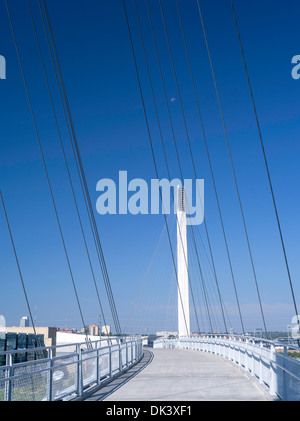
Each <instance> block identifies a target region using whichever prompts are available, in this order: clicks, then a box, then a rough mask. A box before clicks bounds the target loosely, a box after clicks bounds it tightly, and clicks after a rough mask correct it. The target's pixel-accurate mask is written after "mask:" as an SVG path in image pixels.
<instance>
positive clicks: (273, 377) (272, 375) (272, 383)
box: [269, 344, 276, 396]
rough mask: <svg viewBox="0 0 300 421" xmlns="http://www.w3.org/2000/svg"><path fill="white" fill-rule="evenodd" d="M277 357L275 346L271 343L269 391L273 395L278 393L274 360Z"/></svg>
mask: <svg viewBox="0 0 300 421" xmlns="http://www.w3.org/2000/svg"><path fill="white" fill-rule="evenodd" d="M274 359H275V346H274V345H273V344H271V350H270V389H269V393H270V395H271V396H275V395H276V374H275V367H274V364H273V361H274Z"/></svg>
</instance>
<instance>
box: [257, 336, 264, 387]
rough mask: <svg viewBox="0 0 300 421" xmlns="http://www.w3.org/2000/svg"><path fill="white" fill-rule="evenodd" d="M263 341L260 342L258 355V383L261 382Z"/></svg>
mask: <svg viewBox="0 0 300 421" xmlns="http://www.w3.org/2000/svg"><path fill="white" fill-rule="evenodd" d="M262 354H263V342H262V341H261V342H260V355H259V380H258V382H259V383H260V384H263V383H264V381H263V355H262Z"/></svg>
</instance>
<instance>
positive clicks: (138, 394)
mask: <svg viewBox="0 0 300 421" xmlns="http://www.w3.org/2000/svg"><path fill="white" fill-rule="evenodd" d="M149 352H151V353H153V357H154V358H153V360H152V361H151V362H150V364H148V365H147V367H146V368H144V369H143V370H141V368H142V366H143V361H142V362H141V363H140V364H139V367H138V368H132V369H131V370H129V371H128V373H126V374H125V375H123V376H120V378H119V379H117V380H116V381H115V383H114V382H113V383H112V384H111V385H110V386H108V388H107V390H103V389H100V390H99V391H98V392H97V393H95V394H94V395H92V396H90V397H89V398H88V400H105V401H203V400H205V401H207V400H214V401H217V400H219V401H225V400H234V401H235V400H243V401H257V400H258V401H263V400H268V398H267V396H266V395H265V394H264V392H263V391H262V390H261V389H260V388H259V386H258V385H257V384H255V383H254V382H253V381H251V379H250V377H249V376H248V375H246V374H245V373H244V372H243V371H242V370H241V369H240V368H239V367H237V366H235V365H234V364H232V363H231V362H229V361H226V360H225V359H223V358H221V357H218V356H215V355H211V354H207V353H204V352H199V351H187V350H180V349H153V350H152V349H151V351H148V350H145V357H144V360H147V361H146V362H149V358H150V355H149Z"/></svg>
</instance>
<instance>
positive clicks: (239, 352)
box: [238, 338, 242, 366]
mask: <svg viewBox="0 0 300 421" xmlns="http://www.w3.org/2000/svg"><path fill="white" fill-rule="evenodd" d="M238 348H239V349H238V365H239V366H241V365H242V359H241V338H239V345H238Z"/></svg>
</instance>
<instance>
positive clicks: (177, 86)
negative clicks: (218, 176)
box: [146, 0, 228, 332]
mask: <svg viewBox="0 0 300 421" xmlns="http://www.w3.org/2000/svg"><path fill="white" fill-rule="evenodd" d="M146 1H147V0H146ZM159 5H160V11H161V16H162V21H163V26H164V31H165V35H166V39H167V44H168V50H169V54H170V58H171V63H172V69H173V73H174V78H175V83H176V88H177V92H178V98H179V103H180V108H181V113H182V117H183V122H184V127H185V133H186V137H187V142H188V147H189V152H190V156H191V160H192V167H193V172H194V175H195V179H197V173H196V168H195V163H194V158H193V153H192V150H191V144H190V138H189V133H188V129H187V123H186V119H185V113H184V110H183V104H182V100H181V94H180V90H179V85H178V79H177V74H176V70H175V65H174V60H173V55H172V50H171V45H170V40H169V35H168V31H167V27H166V22H165V16H164V11H163V8H162V4H161V0H159ZM202 206H203V205H202ZM202 210H203V208H202ZM204 226H205V230H206V234H207V240H208V245H209V250H210V254H211V258H212V249H211V243H210V240H209V236H208V230H207V224H206V221H205V220H204ZM212 263H213V267H214V271H215V265H214V259H213V258H212ZM215 280H216V286H217V291H218V295H219V302H220V308H221V312H222V316H223V322H224V327H225V331H226V332H228V329H227V324H226V320H225V314H224V308H223V304H222V300H221V292H220V287H219V282H218V278H217V276H216V273H215Z"/></svg>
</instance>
